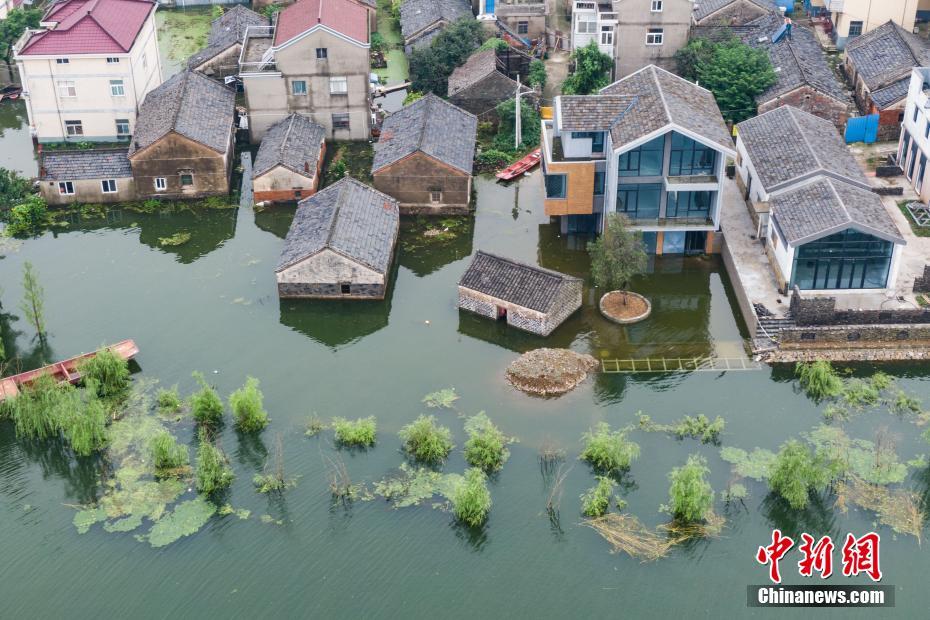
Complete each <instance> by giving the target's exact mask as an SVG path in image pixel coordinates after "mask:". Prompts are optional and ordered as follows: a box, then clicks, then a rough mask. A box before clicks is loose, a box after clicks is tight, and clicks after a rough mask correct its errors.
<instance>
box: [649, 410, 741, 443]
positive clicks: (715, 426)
mask: <svg viewBox="0 0 930 620" xmlns="http://www.w3.org/2000/svg"><path fill="white" fill-rule="evenodd" d="M725 427H726V421H725V420H724V419H723V418H721V417H720V416H719V415H718V416H717V417H716V418H714V420H713V422H711V420H710V419H709V418H708V417H707V416H706V415H704V414H703V413H702V414H700V415H698V416H696V417H691V416H689V415H686V416H685V417H683V418H682V419H680V420H676V421H675V422H673V423H671V424H656V423H655V422H653V421H652V418H650V417H649V416H648V415H646V414H644V413H640V414H639V428H640V429H641V430H644V431H647V432H663V433H671V434H673V435H675V437H677V438H678V439H684V438H686V437H691V438H693V439H700V440H701V443H712V444H717V443H719V442H720V433H722V432H723V429H724V428H725Z"/></svg>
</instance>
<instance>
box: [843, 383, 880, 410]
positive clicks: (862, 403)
mask: <svg viewBox="0 0 930 620" xmlns="http://www.w3.org/2000/svg"><path fill="white" fill-rule="evenodd" d="M842 398H843V402H845V403H846V404H847V405H849V406H850V407H853V408H855V409H862V408H864V407H870V406H872V405H875V404H877V403H878V399H879V393H878V389H876V388H875V386H874V384H872V383H867V382H865V381H862V380H860V379H853V380H852V381H850V382H848V383H847V384H846V386H845V387H844V388H843V391H842Z"/></svg>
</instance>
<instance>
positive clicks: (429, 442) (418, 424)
mask: <svg viewBox="0 0 930 620" xmlns="http://www.w3.org/2000/svg"><path fill="white" fill-rule="evenodd" d="M397 434H398V435H399V436H400V438H401V440H403V442H404V451H405V452H406V453H407V454H408V455H410V456H411V457H413V459H414V460H416V461H419V462H421V463H428V464H434V465H435V464H439V463H442V461H444V460H445V458H446V456H448V455H449V452H451V451H452V448H454V447H455V446H454V445H453V444H452V431H450V430H449V429H448V428H446V427H445V426H438V425H437V424H436V418H434V417H433V416H431V415H430V416H427V415H421V416H420V417H418V418H417V419H416V420H414V421H413V422H411V423H410V424H407V425H406V426H404V427H403V428H401V429H400V432H398V433H397Z"/></svg>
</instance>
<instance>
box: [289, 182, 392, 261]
mask: <svg viewBox="0 0 930 620" xmlns="http://www.w3.org/2000/svg"><path fill="white" fill-rule="evenodd" d="M399 222H400V211H399V208H398V205H397V201H396V200H394V199H393V198H391V197H390V196H387V195H385V194H382V193H381V192H379V191H377V190H375V189H373V188H371V187H368V186H367V185H364V184H362V183H360V182H359V181H356V180H355V179H353V178H351V177H345V178H343V179H341V180H339V181H338V182H336V183H334V184H333V185H330V186H329V187H327V188H326V189H323V190H321V191H319V192H317V193H316V194H314V195H313V196H311V197H310V198H307V199H305V200H302V201H301V202H300V204H298V206H297V213H296V214H295V215H294V220H293V222H292V223H291V228H290V230H288V232H287V238H286V239H285V241H284V249H283V250H282V251H281V258H280V259H279V260H278V266H277V267H276V268H275V271H276V272H280V271H283V270H284V269H287V268H288V267H290V266H292V265H294V264H296V263H298V262H300V261H302V260H304V259H306V258H309V257H311V256H313V255H314V254H316V253H318V252H320V251H321V250H323V249H326V248H329V249H331V250H332V251H334V252H336V253H337V254H341V255H343V256H345V257H346V258H349V259H351V260H353V261H356V262H359V263H361V264H362V265H365V266H366V267H368V268H370V269H373V270H374V271H377V272H378V273H382V274H385V273H387V269H388V267H389V266H390V264H391V256H392V255H393V252H394V244H395V243H396V242H397V230H398V226H399Z"/></svg>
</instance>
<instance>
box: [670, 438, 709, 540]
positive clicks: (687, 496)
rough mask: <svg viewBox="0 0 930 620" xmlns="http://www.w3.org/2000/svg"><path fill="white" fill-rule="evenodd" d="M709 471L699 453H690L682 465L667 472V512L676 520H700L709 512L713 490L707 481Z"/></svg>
mask: <svg viewBox="0 0 930 620" xmlns="http://www.w3.org/2000/svg"><path fill="white" fill-rule="evenodd" d="M709 473H710V470H709V469H708V468H707V460H706V459H705V458H704V457H703V456H701V455H699V454H692V455H690V456H689V457H688V461H687V462H686V463H685V464H684V465H682V466H681V467H676V468H674V469H672V471H671V472H670V473H669V475H668V479H669V481H670V482H671V485H670V486H669V489H668V499H669V505H668V512H670V513H671V514H672V516H673V517H674V518H675V520H676V521H679V522H682V523H688V522H692V521H702V520H704V519H705V518H706V516H707V515H708V514H709V513H710V510H711V507H712V506H713V503H714V491H713V489H712V488H711V486H710V483H709V482H707V475H708V474H709Z"/></svg>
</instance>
